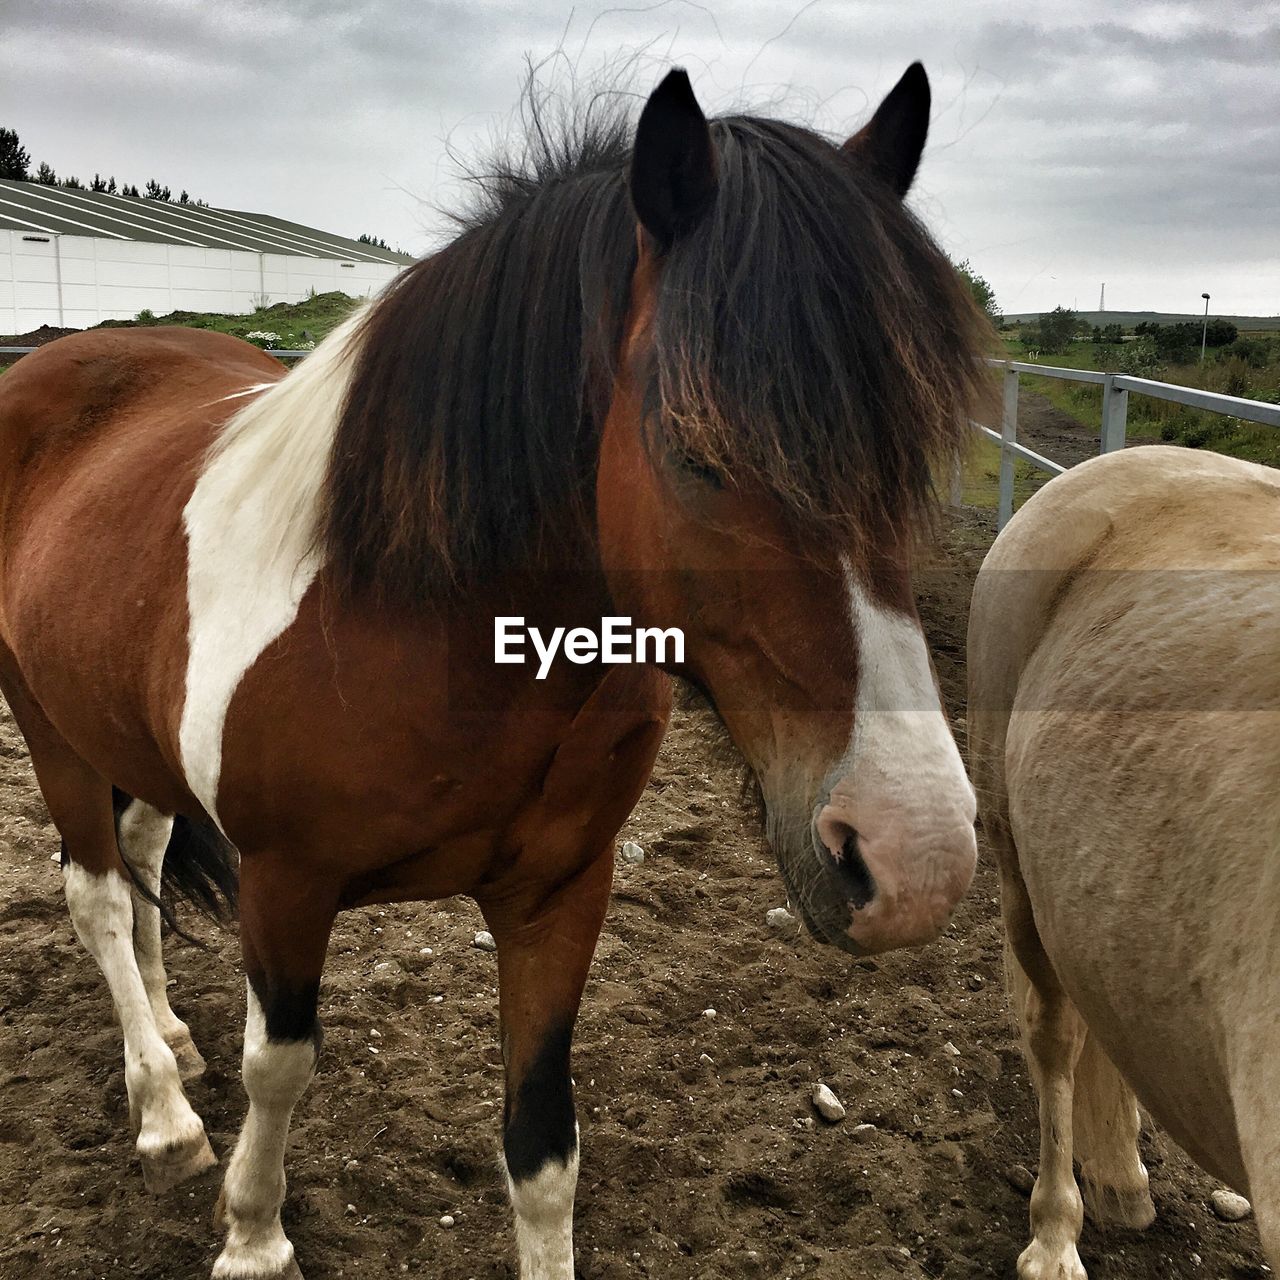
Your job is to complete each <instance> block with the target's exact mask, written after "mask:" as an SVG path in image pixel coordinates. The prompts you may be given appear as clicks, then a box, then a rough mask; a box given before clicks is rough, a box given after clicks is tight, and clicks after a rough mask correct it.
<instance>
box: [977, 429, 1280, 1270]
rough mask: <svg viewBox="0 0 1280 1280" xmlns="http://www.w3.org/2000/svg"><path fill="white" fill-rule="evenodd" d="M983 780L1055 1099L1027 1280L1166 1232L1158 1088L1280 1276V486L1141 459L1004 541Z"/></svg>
mask: <svg viewBox="0 0 1280 1280" xmlns="http://www.w3.org/2000/svg"><path fill="white" fill-rule="evenodd" d="M969 709H970V710H969V715H970V741H971V743H972V765H973V778H974V783H975V785H976V787H977V790H978V797H979V806H980V811H981V815H982V821H983V825H984V827H985V829H986V833H987V836H988V837H989V839H990V841H991V844H992V846H993V848H994V849H995V851H996V854H997V856H998V858H999V860H1000V869H1001V876H1002V893H1003V911H1004V919H1005V925H1006V929H1007V933H1008V942H1009V951H1010V953H1011V954H1010V956H1009V967H1010V973H1011V977H1012V988H1013V993H1014V998H1015V1002H1016V1004H1017V1007H1018V1016H1019V1018H1020V1020H1021V1023H1022V1030H1023V1038H1024V1043H1025V1047H1026V1051H1027V1057H1028V1060H1029V1062H1030V1066H1031V1073H1032V1076H1033V1078H1034V1080H1035V1083H1036V1088H1037V1092H1038V1093H1039V1098H1040V1171H1039V1177H1038V1178H1037V1179H1036V1184H1035V1189H1034V1191H1033V1192H1032V1195H1031V1226H1032V1231H1033V1239H1032V1241H1031V1244H1030V1245H1029V1246H1028V1247H1027V1249H1026V1250H1025V1251H1024V1252H1023V1254H1022V1256H1021V1257H1020V1258H1019V1260H1018V1274H1019V1276H1020V1277H1022V1280H1084V1277H1085V1270H1084V1267H1083V1266H1082V1264H1081V1262H1080V1256H1079V1254H1078V1253H1077V1251H1076V1243H1077V1240H1078V1239H1079V1235H1080V1228H1081V1225H1082V1222H1083V1204H1082V1201H1081V1196H1080V1192H1079V1190H1078V1188H1077V1186H1076V1181H1075V1176H1074V1174H1073V1172H1072V1156H1073V1154H1074V1155H1075V1156H1076V1157H1078V1158H1079V1160H1080V1162H1081V1174H1082V1180H1083V1182H1084V1185H1085V1192H1086V1197H1087V1199H1088V1202H1089V1209H1090V1215H1091V1216H1093V1217H1095V1218H1101V1219H1105V1220H1108V1221H1112V1222H1120V1223H1123V1224H1125V1225H1128V1226H1135V1227H1142V1226H1146V1225H1148V1224H1149V1223H1150V1222H1151V1221H1152V1219H1153V1218H1154V1217H1155V1209H1154V1206H1153V1205H1152V1202H1151V1197H1150V1194H1149V1192H1148V1188H1147V1172H1146V1169H1145V1168H1144V1167H1143V1165H1142V1162H1141V1160H1140V1159H1139V1157H1138V1150H1137V1137H1138V1126H1139V1120H1138V1112H1137V1107H1136V1105H1135V1094H1136V1097H1137V1099H1138V1100H1140V1101H1141V1102H1142V1104H1143V1106H1144V1107H1146V1108H1147V1110H1148V1111H1149V1112H1150V1113H1151V1115H1152V1116H1153V1117H1154V1118H1155V1119H1156V1120H1158V1121H1159V1122H1160V1124H1162V1125H1163V1126H1164V1127H1165V1129H1167V1130H1168V1132H1169V1133H1170V1134H1171V1135H1172V1137H1173V1138H1174V1139H1175V1140H1176V1141H1177V1142H1178V1143H1179V1144H1181V1146H1182V1147H1184V1148H1185V1149H1186V1151H1187V1152H1188V1153H1189V1154H1190V1155H1191V1156H1192V1157H1193V1158H1194V1159H1195V1160H1196V1161H1197V1163H1199V1164H1200V1165H1201V1166H1202V1167H1203V1168H1204V1169H1206V1170H1207V1171H1208V1172H1209V1173H1211V1174H1212V1175H1213V1176H1214V1177H1216V1178H1220V1179H1222V1180H1223V1181H1224V1182H1227V1183H1229V1184H1230V1185H1231V1186H1233V1187H1235V1188H1236V1189H1237V1190H1239V1191H1240V1192H1242V1193H1243V1194H1245V1195H1247V1196H1248V1197H1249V1198H1250V1199H1251V1200H1252V1202H1253V1205H1254V1209H1255V1212H1256V1214H1257V1219H1258V1227H1259V1229H1260V1231H1261V1233H1262V1243H1263V1248H1264V1250H1265V1252H1266V1254H1267V1257H1268V1259H1269V1260H1270V1262H1271V1265H1272V1266H1273V1267H1275V1268H1278V1269H1280V1018H1278V1002H1280V473H1277V472H1276V471H1273V470H1271V469H1269V468H1266V467H1260V466H1255V465H1253V464H1251V463H1246V462H1238V461H1235V460H1233V459H1229V458H1223V457H1219V456H1217V455H1215V454H1211V453H1200V452H1192V451H1189V450H1182V449H1170V448H1144V449H1134V450H1130V451H1128V452H1126V453H1120V454H1112V455H1110V456H1107V457H1103V458H1098V459H1095V460H1093V461H1091V462H1088V463H1085V464H1084V465H1083V466H1080V467H1076V468H1074V469H1073V470H1071V471H1070V472H1068V473H1067V474H1066V475H1065V476H1063V477H1061V478H1060V479H1058V480H1055V481H1054V482H1053V483H1052V484H1049V485H1048V486H1046V487H1045V488H1044V489H1043V490H1042V491H1041V492H1040V493H1039V494H1037V495H1036V497H1034V498H1033V499H1032V500H1031V501H1030V502H1028V503H1027V504H1026V506H1025V507H1024V508H1023V509H1022V510H1021V511H1020V512H1019V513H1018V515H1017V516H1016V517H1015V518H1014V519H1013V521H1012V522H1011V523H1010V524H1009V526H1008V527H1007V528H1006V529H1005V530H1004V532H1003V533H1002V534H1001V535H1000V537H999V538H997V539H996V543H995V545H994V546H993V547H992V548H991V552H990V554H989V555H988V556H987V558H986V561H985V562H984V564H983V566H982V571H981V573H980V574H979V575H978V582H977V587H976V589H975V591H974V597H973V611H972V613H971V615H970V620H969Z"/></svg>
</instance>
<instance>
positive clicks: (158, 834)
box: [116, 793, 205, 1080]
mask: <svg viewBox="0 0 1280 1280" xmlns="http://www.w3.org/2000/svg"><path fill="white" fill-rule="evenodd" d="M121 799H123V800H124V807H123V808H121V809H120V811H119V816H118V818H117V819H116V826H117V831H118V833H119V839H120V843H121V845H122V851H123V853H124V856H125V857H126V858H127V859H128V860H129V865H130V866H132V867H133V869H134V872H135V873H136V874H137V876H138V879H139V880H141V881H142V883H143V884H144V885H145V886H146V887H147V888H148V889H149V890H150V891H151V892H152V893H153V894H157V895H158V894H159V893H160V873H161V869H162V868H163V866H164V854H165V850H166V849H167V848H168V846H169V835H170V833H171V832H172V831H173V819H172V818H171V817H168V816H166V815H165V814H163V813H161V812H160V810H159V809H154V808H152V807H151V805H149V804H145V803H144V802H143V801H141V800H130V799H129V798H128V797H121V796H120V793H117V805H118V804H119V802H120V800H121ZM133 953H134V955H135V956H136V957H137V960H138V972H139V973H141V975H142V985H143V986H144V987H145V988H146V992H147V1000H148V1001H149V1002H150V1004H151V1013H152V1016H153V1017H154V1018H155V1023H156V1028H157V1029H158V1030H159V1032H160V1034H161V1036H163V1037H164V1042H165V1044H167V1045H168V1046H169V1048H170V1049H172V1050H173V1056H174V1057H175V1058H176V1059H177V1062H178V1073H179V1074H180V1075H181V1076H182V1078H183V1080H196V1079H198V1078H199V1077H200V1076H201V1075H202V1074H203V1073H204V1066H205V1063H204V1059H203V1058H202V1057H201V1056H200V1051H199V1050H198V1049H197V1048H196V1046H195V1043H194V1042H193V1041H192V1039H191V1032H190V1031H189V1030H188V1029H187V1024H186V1023H185V1022H183V1021H182V1019H181V1018H179V1017H178V1016H177V1015H176V1014H175V1013H174V1012H173V1010H172V1009H171V1008H170V1007H169V991H168V979H167V977H166V975H165V971H164V952H163V950H162V947H161V940H160V910H159V908H158V907H157V906H156V905H155V903H153V902H150V901H148V899H147V898H145V897H144V896H143V895H142V894H141V893H139V892H138V889H137V886H136V885H135V886H133Z"/></svg>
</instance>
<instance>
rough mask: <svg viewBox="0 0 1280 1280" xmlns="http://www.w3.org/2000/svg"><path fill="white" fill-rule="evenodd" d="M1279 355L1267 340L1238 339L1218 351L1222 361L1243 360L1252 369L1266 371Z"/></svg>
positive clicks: (1218, 356)
mask: <svg viewBox="0 0 1280 1280" xmlns="http://www.w3.org/2000/svg"><path fill="white" fill-rule="evenodd" d="M1276 354H1277V353H1276V352H1275V351H1274V350H1273V345H1272V343H1271V342H1270V341H1268V340H1267V339H1266V338H1236V339H1235V341H1234V342H1231V343H1228V344H1227V345H1226V346H1225V347H1222V348H1220V349H1219V351H1218V355H1217V358H1218V359H1219V360H1220V361H1223V362H1225V361H1228V360H1241V361H1243V362H1244V363H1245V364H1247V365H1248V366H1249V368H1250V369H1264V368H1266V366H1267V365H1269V364H1270V363H1271V361H1272V359H1273V358H1274V357H1275V355H1276Z"/></svg>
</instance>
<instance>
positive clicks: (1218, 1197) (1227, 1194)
mask: <svg viewBox="0 0 1280 1280" xmlns="http://www.w3.org/2000/svg"><path fill="white" fill-rule="evenodd" d="M1209 1204H1210V1205H1211V1206H1212V1208H1213V1211H1214V1213H1216V1214H1217V1215H1218V1217H1220V1218H1221V1219H1222V1220H1223V1222H1239V1221H1241V1220H1242V1219H1243V1218H1247V1217H1248V1216H1249V1214H1250V1213H1252V1212H1253V1210H1252V1208H1251V1206H1250V1204H1249V1202H1248V1201H1247V1200H1246V1199H1245V1198H1244V1196H1239V1195H1236V1193H1235V1192H1234V1191H1228V1190H1227V1189H1226V1188H1225V1187H1219V1188H1218V1189H1217V1190H1216V1191H1215V1192H1214V1193H1213V1195H1211V1196H1210V1197H1209Z"/></svg>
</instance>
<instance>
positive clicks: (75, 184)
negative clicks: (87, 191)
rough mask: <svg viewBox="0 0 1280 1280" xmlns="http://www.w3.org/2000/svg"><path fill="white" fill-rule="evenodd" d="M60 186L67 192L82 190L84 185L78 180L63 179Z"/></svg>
mask: <svg viewBox="0 0 1280 1280" xmlns="http://www.w3.org/2000/svg"><path fill="white" fill-rule="evenodd" d="M61 185H62V186H64V187H66V188H67V189H68V190H69V191H83V190H84V183H83V182H81V181H80V179H79V178H63V180H62V183H61Z"/></svg>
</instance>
